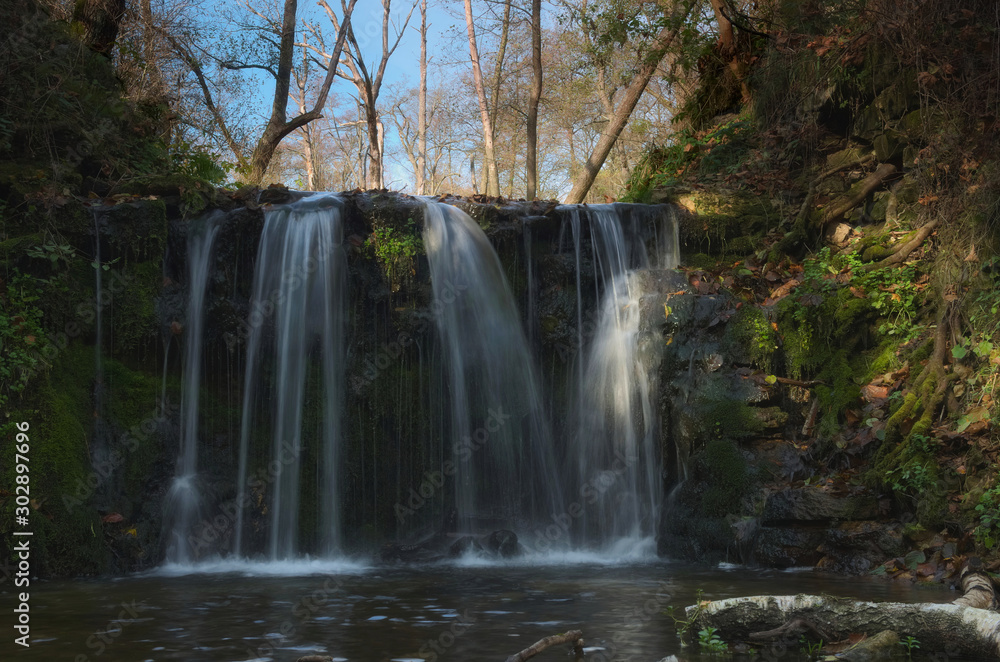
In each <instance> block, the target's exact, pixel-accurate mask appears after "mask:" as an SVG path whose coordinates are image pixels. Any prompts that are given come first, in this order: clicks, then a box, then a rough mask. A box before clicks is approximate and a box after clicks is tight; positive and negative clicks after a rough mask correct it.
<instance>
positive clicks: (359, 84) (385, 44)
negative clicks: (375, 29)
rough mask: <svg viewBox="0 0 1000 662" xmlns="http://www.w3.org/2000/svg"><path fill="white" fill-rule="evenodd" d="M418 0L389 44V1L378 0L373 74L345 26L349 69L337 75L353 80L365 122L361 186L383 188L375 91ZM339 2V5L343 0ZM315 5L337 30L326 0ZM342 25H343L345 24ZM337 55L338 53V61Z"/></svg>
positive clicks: (377, 92)
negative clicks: (378, 43) (378, 48)
mask: <svg viewBox="0 0 1000 662" xmlns="http://www.w3.org/2000/svg"><path fill="white" fill-rule="evenodd" d="M418 1H419V0H414V2H413V5H412V6H411V7H410V11H409V13H408V14H407V15H406V20H405V21H404V22H403V26H402V27H401V28H400V30H399V32H398V34H397V35H396V40H395V42H393V44H392V45H391V46H390V45H389V23H390V21H391V15H390V13H391V7H392V0H382V58H381V59H380V60H379V64H378V67H377V68H376V69H375V71H374V73H371V72H369V70H368V65H367V64H366V63H365V60H364V57H363V56H362V55H361V47H360V46H359V45H358V41H357V38H356V37H355V35H354V28H353V27H350V26H349V25H348V27H347V41H348V42H349V46H348V47H347V48H346V49H345V51H346V53H347V61H346V62H345V64H346V65H347V66H348V67H349V68H350V70H351V76H347V75H345V74H341V78H345V79H347V80H349V81H351V82H352V83H354V86H355V87H356V88H357V89H358V95H359V97H360V98H361V99H362V103H363V106H364V111H365V124H366V125H367V127H368V173H367V175H366V176H365V185H366V186H367V187H368V188H370V189H378V188H382V187H383V173H384V167H383V162H382V161H383V159H382V145H381V137H380V128H379V127H380V126H382V121H381V119H380V118H379V113H378V107H377V104H378V97H379V93H380V92H381V90H382V79H383V78H384V77H385V68H386V65H387V64H388V63H389V58H390V57H392V54H393V53H394V52H395V51H396V48H397V47H398V46H399V42H400V39H402V37H403V33H404V32H405V31H406V26H407V25H409V23H410V17H411V16H413V10H414V9H416V7H417V2H418ZM341 4H343V0H342V3H341ZM319 6H320V7H322V8H323V9H324V11H326V14H327V17H328V18H329V19H330V22H331V23H332V24H333V26H334V27H335V28H337V29H341V28H342V27H343V26H340V25H338V22H337V15H336V14H335V13H334V12H333V10H332V9H331V8H330V5H329V4H328V2H327V0H320V2H319ZM345 25H347V24H346V23H345ZM339 55H340V54H339V52H338V53H337V56H338V57H337V59H338V60H339ZM327 66H328V67H335V66H336V64H335V62H334V58H333V57H330V59H329V64H328V65H327Z"/></svg>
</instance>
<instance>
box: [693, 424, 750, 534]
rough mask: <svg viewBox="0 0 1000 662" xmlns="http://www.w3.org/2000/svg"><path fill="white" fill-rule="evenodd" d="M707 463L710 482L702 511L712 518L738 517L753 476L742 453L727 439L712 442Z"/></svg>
mask: <svg viewBox="0 0 1000 662" xmlns="http://www.w3.org/2000/svg"><path fill="white" fill-rule="evenodd" d="M704 462H705V465H706V468H707V470H708V471H707V473H708V477H709V480H708V481H707V487H706V489H705V493H704V495H703V497H702V502H701V503H702V511H703V512H704V514H705V515H708V516H709V517H723V516H725V515H727V514H729V513H737V512H738V511H739V504H740V502H741V501H742V499H743V496H744V495H745V494H746V492H747V490H748V489H749V487H750V475H749V472H748V471H747V466H746V460H745V459H744V457H743V454H742V453H741V452H740V449H739V448H737V446H736V444H735V443H733V442H732V441H730V440H728V439H713V440H712V441H710V442H708V444H707V445H706V446H705V454H704Z"/></svg>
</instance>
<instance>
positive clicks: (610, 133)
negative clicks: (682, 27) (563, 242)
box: [466, 0, 690, 204]
mask: <svg viewBox="0 0 1000 662" xmlns="http://www.w3.org/2000/svg"><path fill="white" fill-rule="evenodd" d="M466 1H467V2H468V0H466ZM685 11H690V9H688V10H685ZM671 23H674V24H678V22H676V21H671ZM678 31H679V29H678V28H676V27H670V26H667V27H664V28H663V29H662V30H660V32H659V34H657V35H656V38H655V39H654V40H653V43H652V45H651V47H650V49H649V52H648V53H647V55H646V57H645V58H644V59H643V61H642V63H641V64H640V65H639V67H638V69H637V70H636V73H635V76H634V77H633V78H632V82H631V83H629V86H628V88H626V90H625V94H624V95H623V96H622V99H621V101H620V103H619V104H618V108H617V110H615V113H614V116H613V117H612V118H611V121H610V122H608V125H607V126H606V127H604V131H602V132H601V137H600V139H598V141H597V145H595V146H594V150H593V152H591V154H590V158H588V159H587V163H585V164H584V166H583V170H582V171H581V172H580V173H579V174H578V175H577V177H576V178H575V180H574V182H573V189H572V190H571V191H570V193H569V195H568V196H566V202H567V203H568V204H578V203H581V202H583V201H584V199H585V198H586V197H587V192H588V191H590V187H591V186H593V184H594V180H595V179H596V178H597V173H599V172H600V171H601V166H603V165H604V161H605V160H606V159H607V158H608V154H609V153H610V152H611V148H612V147H614V145H615V142H616V141H617V140H618V137H619V136H620V135H621V133H622V130H624V129H625V125H626V124H628V120H629V117H631V115H632V111H633V110H635V107H636V105H637V104H638V103H639V98H640V97H641V96H642V93H643V92H644V91H645V89H646V85H648V84H649V79H650V78H652V77H653V73H654V72H655V71H656V68H657V67H658V66H659V63H660V60H662V59H663V56H664V55H666V53H667V50H668V49H669V48H670V46H671V45H672V44H673V43H674V39H675V38H676V37H677V33H678Z"/></svg>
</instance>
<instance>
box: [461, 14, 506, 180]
mask: <svg viewBox="0 0 1000 662" xmlns="http://www.w3.org/2000/svg"><path fill="white" fill-rule="evenodd" d="M465 25H466V27H467V28H468V32H469V58H470V59H471V60H472V78H473V80H474V82H475V84H476V94H477V96H478V97H479V114H480V116H481V118H482V121H483V147H484V150H485V152H486V195H500V177H499V175H498V173H497V159H496V151H495V150H494V147H493V121H492V120H491V119H490V109H489V106H488V102H487V100H486V87H485V85H484V84H483V71H482V69H481V68H480V67H479V49H478V48H477V47H476V28H475V25H474V24H473V20H472V0H465Z"/></svg>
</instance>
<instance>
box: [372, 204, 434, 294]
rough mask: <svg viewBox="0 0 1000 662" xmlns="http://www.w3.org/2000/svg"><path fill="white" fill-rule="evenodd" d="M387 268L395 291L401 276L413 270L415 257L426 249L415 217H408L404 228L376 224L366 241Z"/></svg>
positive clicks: (388, 277) (384, 267)
mask: <svg viewBox="0 0 1000 662" xmlns="http://www.w3.org/2000/svg"><path fill="white" fill-rule="evenodd" d="M365 246H366V248H368V249H369V250H370V251H372V253H374V255H375V257H376V258H378V260H379V262H380V263H381V264H382V268H383V269H385V274H386V278H387V279H388V281H389V284H390V287H391V288H392V289H393V291H395V290H397V289H399V283H400V278H401V277H402V276H404V275H406V273H407V272H408V271H409V272H412V270H413V259H414V258H415V257H416V256H417V255H418V254H419V253H422V252H423V251H424V242H423V238H422V237H421V236H420V234H419V233H418V232H417V229H416V225H415V223H414V221H413V218H412V217H410V218H407V220H406V223H405V224H404V225H403V227H402V228H395V227H392V226H390V225H388V224H380V225H375V226H374V227H373V228H372V234H371V236H370V237H368V239H367V241H366V242H365Z"/></svg>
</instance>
